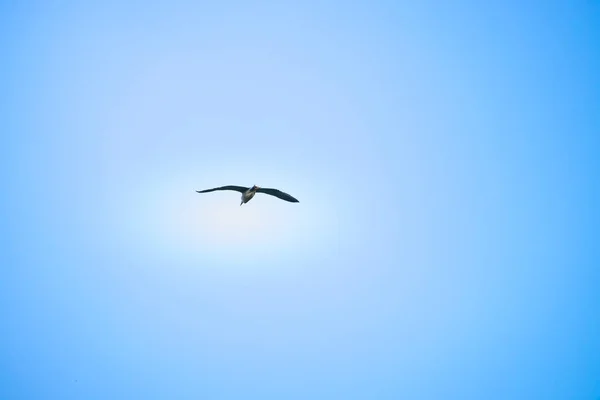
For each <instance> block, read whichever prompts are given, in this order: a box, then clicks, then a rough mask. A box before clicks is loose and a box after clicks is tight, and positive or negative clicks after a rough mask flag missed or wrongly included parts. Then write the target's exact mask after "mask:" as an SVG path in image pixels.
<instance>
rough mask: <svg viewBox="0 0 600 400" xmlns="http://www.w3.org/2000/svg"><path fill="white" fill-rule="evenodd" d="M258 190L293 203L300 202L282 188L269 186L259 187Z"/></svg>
mask: <svg viewBox="0 0 600 400" xmlns="http://www.w3.org/2000/svg"><path fill="white" fill-rule="evenodd" d="M256 192H257V193H265V194H270V195H271V196H275V197H279V198H280V199H281V200H285V201H289V202H292V203H299V201H298V200H297V199H295V198H294V197H292V196H290V195H289V194H287V193H284V192H282V191H281V190H277V189H269V188H259V189H258V190H257V191H256Z"/></svg>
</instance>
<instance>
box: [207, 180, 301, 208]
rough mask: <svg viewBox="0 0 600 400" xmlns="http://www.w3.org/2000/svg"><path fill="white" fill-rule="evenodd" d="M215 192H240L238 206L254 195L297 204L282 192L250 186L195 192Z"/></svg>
mask: <svg viewBox="0 0 600 400" xmlns="http://www.w3.org/2000/svg"><path fill="white" fill-rule="evenodd" d="M215 190H235V191H236V192H240V193H241V194H242V202H241V203H240V206H241V205H242V204H244V203H247V202H249V201H250V200H252V198H253V197H254V195H255V194H256V193H265V194H270V195H271V196H275V197H278V198H280V199H281V200H285V201H289V202H291V203H299V201H298V200H297V199H295V198H294V197H292V196H290V195H289V194H287V193H284V192H282V191H281V190H277V189H268V188H261V187H258V186H256V185H254V186H252V187H251V188H247V187H244V186H233V185H229V186H221V187H217V188H213V189H206V190H196V192H198V193H208V192H214V191H215Z"/></svg>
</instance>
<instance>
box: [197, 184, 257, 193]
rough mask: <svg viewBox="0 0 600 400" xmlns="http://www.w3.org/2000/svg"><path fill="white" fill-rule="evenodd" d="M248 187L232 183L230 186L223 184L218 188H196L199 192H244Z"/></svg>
mask: <svg viewBox="0 0 600 400" xmlns="http://www.w3.org/2000/svg"><path fill="white" fill-rule="evenodd" d="M248 189H249V188H247V187H243V186H232V185H229V186H221V187H217V188H213V189H206V190H196V192H198V193H208V192H214V191H215V190H235V191H236V192H240V193H244V192H245V191H246V190H248Z"/></svg>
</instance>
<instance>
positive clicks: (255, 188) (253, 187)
mask: <svg viewBox="0 0 600 400" xmlns="http://www.w3.org/2000/svg"><path fill="white" fill-rule="evenodd" d="M258 189H260V187H258V186H256V185H254V186H252V190H258Z"/></svg>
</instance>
